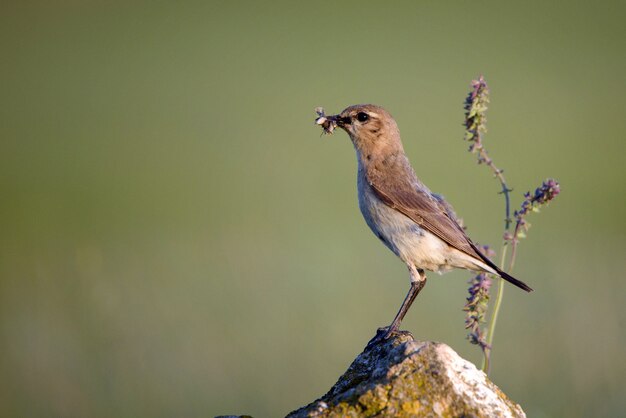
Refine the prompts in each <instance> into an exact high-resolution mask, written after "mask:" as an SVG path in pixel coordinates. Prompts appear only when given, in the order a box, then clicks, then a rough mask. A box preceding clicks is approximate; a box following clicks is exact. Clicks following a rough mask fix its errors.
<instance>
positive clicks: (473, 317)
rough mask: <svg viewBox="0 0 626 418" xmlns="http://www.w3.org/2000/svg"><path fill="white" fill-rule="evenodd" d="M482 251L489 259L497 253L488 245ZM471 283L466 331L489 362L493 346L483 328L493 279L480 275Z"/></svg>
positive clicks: (465, 309) (467, 305)
mask: <svg viewBox="0 0 626 418" xmlns="http://www.w3.org/2000/svg"><path fill="white" fill-rule="evenodd" d="M481 250H482V252H483V254H485V255H486V256H488V257H492V256H494V255H495V252H494V251H493V250H492V249H491V248H489V246H487V245H485V246H483V247H481ZM469 283H470V288H469V296H468V297H467V300H466V303H465V307H464V308H463V310H464V311H465V312H466V314H465V329H467V330H469V331H470V332H469V334H468V335H467V339H468V340H469V341H470V343H471V344H476V345H478V346H479V347H480V349H481V350H482V352H483V356H484V358H485V361H487V362H488V359H489V350H490V348H491V346H490V345H489V344H488V343H487V335H486V333H485V331H484V330H483V328H482V324H484V323H485V316H486V314H487V308H488V306H489V288H490V287H491V278H489V276H488V275H487V273H478V274H477V275H476V276H474V277H473V278H472V279H471V280H470V281H469Z"/></svg>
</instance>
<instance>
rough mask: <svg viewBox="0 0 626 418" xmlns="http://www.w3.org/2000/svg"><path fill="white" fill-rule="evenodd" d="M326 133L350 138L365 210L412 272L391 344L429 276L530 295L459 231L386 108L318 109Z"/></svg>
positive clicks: (380, 235) (373, 227)
mask: <svg viewBox="0 0 626 418" xmlns="http://www.w3.org/2000/svg"><path fill="white" fill-rule="evenodd" d="M316 111H317V112H318V115H319V117H318V118H317V119H316V123H317V124H318V125H322V127H323V128H324V131H325V132H326V133H332V131H333V129H334V128H335V127H337V126H338V127H340V128H341V129H343V130H344V131H346V132H347V133H348V135H349V136H350V139H351V140H352V144H353V145H354V149H355V150H356V156H357V162H358V175H357V189H358V196H359V208H360V209H361V213H362V214H363V217H364V218H365V222H367V225H368V226H369V227H370V229H371V230H372V231H373V232H374V234H376V236H377V237H378V238H379V239H380V240H381V241H382V242H383V243H384V244H385V245H386V246H387V247H388V248H389V249H390V250H391V251H393V253H394V254H395V255H397V256H398V257H399V258H400V259H401V260H402V261H403V262H404V263H405V264H406V265H407V267H408V269H409V277H410V280H411V287H410V289H409V292H408V294H407V295H406V297H405V299H404V302H403V303H402V306H401V307H400V310H399V311H398V313H397V314H396V316H395V318H394V320H393V322H392V323H391V325H390V326H389V327H388V329H387V331H386V333H385V335H384V338H388V337H389V336H390V335H391V334H392V333H393V332H395V331H397V330H398V328H399V327H400V322H402V319H403V318H404V316H405V315H406V313H407V311H408V309H409V307H410V306H411V304H412V303H413V301H414V300H415V297H416V296H417V295H418V293H419V292H420V290H422V288H423V287H424V285H425V284H426V275H425V274H424V270H430V271H435V272H438V273H443V272H446V271H448V270H451V269H453V268H461V269H467V270H474V271H480V272H487V273H492V274H497V275H499V276H500V277H502V278H503V279H504V280H506V281H508V282H510V283H512V284H514V285H515V286H517V287H519V288H521V289H524V290H526V291H527V292H530V291H532V289H531V288H530V287H529V286H528V285H526V284H525V283H524V282H522V281H520V280H518V279H516V278H514V277H513V276H511V275H509V274H507V273H506V272H504V271H502V270H500V268H498V267H497V266H496V265H495V264H494V263H493V262H492V261H491V260H489V258H487V257H486V256H485V255H484V254H483V253H482V252H480V250H479V249H478V248H477V246H476V245H475V244H474V243H473V242H472V240H471V239H470V238H469V237H468V236H467V235H466V234H465V231H464V230H463V228H461V226H460V225H459V223H458V221H457V218H456V215H455V213H454V211H453V209H452V207H451V206H450V205H449V204H448V203H447V202H446V201H445V200H444V199H443V197H442V196H440V195H437V194H434V193H432V192H431V191H430V190H429V189H428V187H426V186H425V185H424V184H423V183H422V182H421V181H420V180H419V179H418V178H417V176H416V175H415V171H413V168H412V167H411V164H410V163H409V160H408V158H407V157H406V155H405V154H404V148H403V147H402V142H401V140H400V131H399V130H398V125H397V124H396V121H395V120H394V119H393V117H392V116H391V115H390V114H389V113H388V112H387V111H386V110H385V109H383V108H382V107H380V106H375V105H371V104H366V105H354V106H350V107H348V108H346V109H344V110H343V111H342V112H341V113H340V114H338V115H333V116H325V115H324V113H323V110H322V109H321V108H318V109H316Z"/></svg>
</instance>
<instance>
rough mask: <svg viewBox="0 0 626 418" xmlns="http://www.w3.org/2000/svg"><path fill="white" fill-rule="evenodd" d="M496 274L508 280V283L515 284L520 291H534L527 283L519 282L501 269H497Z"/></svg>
mask: <svg viewBox="0 0 626 418" xmlns="http://www.w3.org/2000/svg"><path fill="white" fill-rule="evenodd" d="M496 272H497V273H498V274H499V275H500V277H502V278H503V279H504V280H506V281H507V282H509V283H511V284H514V285H515V286H517V287H519V288H520V289H524V290H525V291H527V292H532V291H533V289H532V288H531V287H530V286H528V285H527V284H526V283H524V282H523V281H521V280H517V279H516V278H515V277H513V276H511V275H510V274H509V273H506V272H504V271H502V270H500V269H499V268H497V267H496Z"/></svg>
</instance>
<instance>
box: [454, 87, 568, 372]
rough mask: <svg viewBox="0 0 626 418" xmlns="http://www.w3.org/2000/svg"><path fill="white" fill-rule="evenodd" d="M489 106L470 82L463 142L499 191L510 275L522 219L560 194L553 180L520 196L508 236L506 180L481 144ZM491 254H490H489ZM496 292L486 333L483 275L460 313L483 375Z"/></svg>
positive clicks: (487, 282)
mask: <svg viewBox="0 0 626 418" xmlns="http://www.w3.org/2000/svg"><path fill="white" fill-rule="evenodd" d="M488 103H489V87H488V86H487V83H486V82H485V80H484V78H483V76H482V75H481V76H480V77H479V78H478V80H473V81H472V91H470V93H469V94H468V96H467V99H466V100H465V106H464V109H465V138H464V139H465V140H466V141H469V142H470V147H469V151H470V152H471V153H473V154H477V155H478V164H485V165H487V167H489V168H490V169H491V171H492V172H493V174H494V177H496V178H497V179H498V180H499V182H500V186H501V188H502V191H501V192H500V193H501V194H502V195H503V196H504V203H505V204H504V212H505V218H504V240H503V242H502V251H501V259H500V268H501V269H502V270H504V271H507V272H508V273H510V272H511V271H512V270H513V266H514V264H515V257H516V255H517V245H518V243H519V239H520V238H523V237H524V236H525V233H526V231H528V228H529V227H530V224H529V223H528V222H527V221H526V219H525V218H526V215H527V214H528V213H530V212H537V211H539V207H540V206H542V205H544V204H546V203H548V202H549V201H551V200H552V199H554V197H556V196H557V195H558V194H559V192H560V187H559V183H558V182H557V181H556V180H554V179H548V180H546V181H545V182H544V183H543V184H542V185H541V187H539V188H537V189H536V190H535V193H534V195H531V194H530V192H528V193H526V194H525V195H524V201H523V203H522V206H521V208H520V210H518V211H515V214H514V217H515V221H516V222H515V228H514V231H513V233H512V234H511V232H510V229H511V223H512V219H511V204H510V192H511V189H509V187H508V186H507V184H506V180H505V178H504V175H503V170H501V169H499V168H498V167H496V165H495V164H494V162H493V160H492V159H491V158H489V154H488V153H487V151H486V150H485V147H484V146H483V142H482V136H483V134H484V133H485V132H486V131H487V127H486V122H487V118H486V116H485V112H486V111H487V104H488ZM508 244H511V257H510V260H509V265H508V268H507V269H506V270H505V264H506V252H507V248H508ZM483 250H484V253H485V254H486V255H487V256H488V257H491V255H490V254H488V252H489V251H491V250H489V249H488V247H484V248H483ZM491 254H494V253H493V251H491ZM497 279H498V280H497V282H498V291H497V296H496V301H495V305H494V308H493V313H492V314H491V317H490V321H489V328H488V331H485V330H484V329H482V328H481V325H482V324H483V323H485V316H486V312H487V307H488V302H489V289H490V287H491V279H490V278H489V277H488V275H487V274H485V273H480V274H478V275H477V276H476V277H474V278H473V279H472V280H471V281H470V284H471V286H470V288H469V293H470V296H469V297H468V298H467V303H466V304H465V308H464V309H463V310H464V311H465V312H466V317H465V328H466V329H469V330H470V333H469V335H468V339H469V340H470V343H472V344H476V345H478V346H480V348H481V350H482V352H483V366H482V368H483V371H485V372H487V373H488V372H489V366H490V356H491V347H492V345H493V336H494V333H495V327H496V323H497V320H498V312H499V311H500V306H501V305H502V299H503V295H504V286H503V280H502V279H501V278H500V277H497Z"/></svg>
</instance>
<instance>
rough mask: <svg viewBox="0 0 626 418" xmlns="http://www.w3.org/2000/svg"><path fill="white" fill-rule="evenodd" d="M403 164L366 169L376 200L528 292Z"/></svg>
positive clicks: (525, 285)
mask: <svg viewBox="0 0 626 418" xmlns="http://www.w3.org/2000/svg"><path fill="white" fill-rule="evenodd" d="M398 167H399V168H398ZM405 167H406V165H404V166H403V165H398V166H396V168H395V169H394V168H392V169H391V170H390V171H387V172H385V173H384V174H383V171H378V170H377V169H376V167H374V168H373V169H371V170H368V172H367V175H366V177H367V181H368V182H369V184H370V186H371V187H372V189H373V190H374V193H375V194H376V196H378V198H379V199H380V200H382V201H383V202H384V203H385V204H386V205H387V206H389V207H391V208H393V209H395V210H397V211H399V212H401V213H403V214H404V215H405V216H408V217H409V218H411V219H412V220H413V221H414V222H415V223H417V224H418V225H419V226H421V227H422V228H424V229H425V230H427V231H429V232H431V233H433V234H435V235H436V236H437V237H439V238H440V239H442V240H443V241H444V242H446V243H447V244H448V245H450V246H451V247H453V248H456V249H457V250H459V251H461V252H463V253H465V254H467V255H469V256H471V257H474V258H476V259H478V260H482V261H483V262H484V263H485V264H486V265H488V266H489V267H491V268H492V269H493V271H495V272H496V273H498V274H499V275H500V277H502V278H503V279H504V280H507V281H508V282H510V283H513V284H514V285H515V286H517V287H519V288H521V289H524V290H525V291H527V292H531V291H532V289H531V288H530V286H528V285H527V284H526V283H524V282H522V281H520V280H518V279H516V278H515V277H513V276H511V275H510V274H508V273H506V272H504V271H502V270H501V269H500V268H499V267H498V266H496V265H495V264H494V263H493V262H492V261H491V260H490V259H489V258H488V257H487V256H485V255H484V254H483V253H481V252H480V250H479V249H478V248H477V247H476V244H474V243H473V242H472V240H471V239H469V237H468V236H467V235H466V234H465V231H463V228H461V226H460V225H459V224H458V222H457V221H456V216H455V215H454V211H453V210H452V207H451V206H450V205H449V204H448V203H447V202H445V200H443V198H442V197H440V196H437V195H433V193H431V192H430V190H428V188H426V186H424V185H423V184H421V183H420V181H419V180H418V179H417V177H415V174H414V173H413V170H410V171H408V172H407V170H406V168H405ZM388 168H389V167H388Z"/></svg>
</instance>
